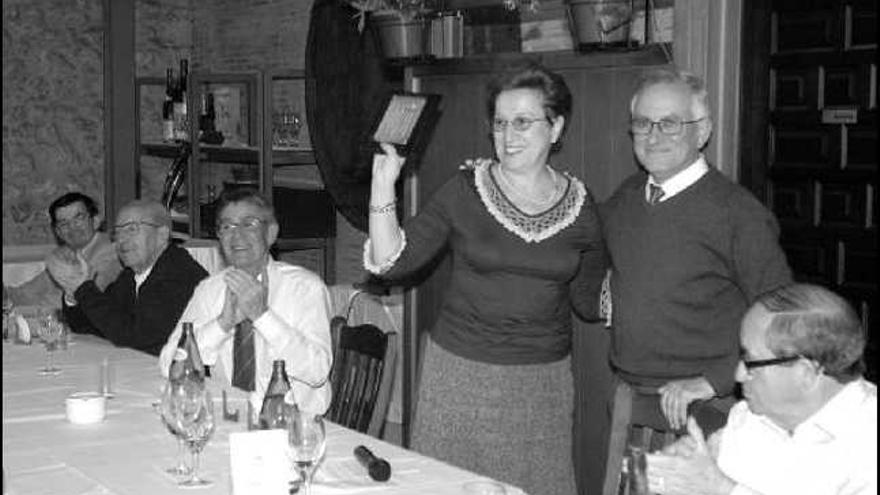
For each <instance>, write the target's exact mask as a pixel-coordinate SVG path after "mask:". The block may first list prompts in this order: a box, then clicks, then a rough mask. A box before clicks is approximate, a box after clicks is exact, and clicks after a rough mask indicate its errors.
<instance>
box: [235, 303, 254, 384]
mask: <svg viewBox="0 0 880 495" xmlns="http://www.w3.org/2000/svg"><path fill="white" fill-rule="evenodd" d="M255 359H256V357H255V352H254V325H253V323H251V320H248V319H245V320H243V321H242V322H241V323H239V324H238V325H235V335H234V337H233V342H232V386H234V387H238V388H240V389H242V390H244V391H246V392H253V391H254V390H255V389H256V386H255V376H256V374H257V373H256V371H257V370H256V366H255Z"/></svg>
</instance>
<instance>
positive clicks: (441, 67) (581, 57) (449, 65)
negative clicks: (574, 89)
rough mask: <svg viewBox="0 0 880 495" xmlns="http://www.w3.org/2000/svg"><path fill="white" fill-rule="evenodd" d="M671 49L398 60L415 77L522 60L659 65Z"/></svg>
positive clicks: (554, 65) (574, 65)
mask: <svg viewBox="0 0 880 495" xmlns="http://www.w3.org/2000/svg"><path fill="white" fill-rule="evenodd" d="M671 53H672V48H671V47H670V46H669V45H668V44H662V43H657V44H652V45H648V46H646V47H643V48H640V49H638V50H621V49H608V50H596V51H589V52H576V51H571V50H565V51H557V52H531V53H522V52H512V53H486V54H480V55H470V56H467V57H463V58H449V59H431V60H427V61H420V60H416V61H408V62H407V61H402V62H400V64H401V65H405V66H406V67H407V68H409V69H410V70H411V71H412V74H413V76H415V77H419V76H429V75H450V74H472V73H473V74H476V73H486V72H495V71H496V70H498V69H501V68H504V67H507V66H509V65H510V64H512V63H516V62H518V61H525V60H532V61H536V62H538V63H540V64H542V65H544V66H545V67H547V68H548V69H551V70H566V69H584V68H591V67H622V66H645V65H662V64H667V63H669V62H670V60H669V57H670V56H671V55H669V54H671Z"/></svg>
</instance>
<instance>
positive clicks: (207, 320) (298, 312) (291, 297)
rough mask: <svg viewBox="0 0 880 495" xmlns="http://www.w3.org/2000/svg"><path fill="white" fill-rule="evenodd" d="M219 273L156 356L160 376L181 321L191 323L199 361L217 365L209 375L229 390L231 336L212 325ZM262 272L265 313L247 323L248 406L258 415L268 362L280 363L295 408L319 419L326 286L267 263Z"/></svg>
mask: <svg viewBox="0 0 880 495" xmlns="http://www.w3.org/2000/svg"><path fill="white" fill-rule="evenodd" d="M227 270H228V268H227ZM225 272H226V270H223V271H221V272H219V273H217V274H215V275H212V276H210V277H208V278H206V279H205V280H203V281H202V282H201V283H200V284H199V285H198V286H197V287H196V289H195V291H194V292H193V296H192V299H190V301H189V304H188V305H187V307H186V309H185V310H184V312H183V316H181V318H180V321H179V322H178V324H177V327H176V328H175V329H174V332H172V334H171V335H170V336H169V338H168V341H167V342H166V344H165V347H163V348H162V352H161V353H160V355H159V367H160V369H161V370H162V373H163V375H166V376H167V374H168V367H169V365H170V364H171V361H172V359H173V356H174V351H175V349H176V348H177V341H178V340H179V339H180V334H181V332H182V331H183V330H182V322H185V321H191V322H193V329H194V332H195V336H196V342H197V344H198V346H199V352H200V353H201V357H202V361H203V362H204V363H205V364H207V365H214V364H216V363H219V367H216V366H215V367H214V368H212V370H216V371H221V370H222V372H223V375H224V376H225V379H226V381H227V383H229V384H230V385H231V383H232V378H231V377H232V350H233V335H234V334H235V331H234V329H233V330H230V331H228V332H227V331H224V330H223V329H222V328H221V327H220V325H219V324H218V322H217V317H218V316H220V313H221V312H222V310H223V304H224V301H225V295H226V282H225V281H224V278H223V275H224V273H225ZM266 273H267V274H268V277H269V295H268V306H269V309H268V310H267V311H266V312H265V313H263V315H262V316H260V317H259V318H257V319H256V320H255V321H254V322H253V325H254V352H255V358H256V377H255V390H254V392H253V393H252V394H251V396H250V400H251V403H252V404H254V407H255V410H256V411H259V408H260V405H261V404H262V400H263V395H264V394H265V391H266V387H268V385H269V379H270V378H271V376H272V361H274V360H276V359H284V361H285V368H286V371H287V374H288V377H289V378H290V382H291V388H292V389H293V395H294V398H295V400H296V403H297V405H298V406H299V408H300V409H303V410H306V411H309V412H313V413H315V414H323V413H324V412H325V411H326V410H327V408H328V407H329V406H330V382H329V379H328V377H329V374H330V366H331V362H332V357H331V356H332V350H331V347H332V344H331V339H330V316H331V311H330V295H329V292H328V291H327V287H326V286H325V285H324V282H323V281H322V280H321V278H320V277H318V275H316V274H314V273H313V272H311V271H309V270H306V269H305V268H302V267H298V266H294V265H290V264H288V263H283V262H279V261H275V260H270V261H269V264H268V266H267V269H266ZM218 368H219V369H218Z"/></svg>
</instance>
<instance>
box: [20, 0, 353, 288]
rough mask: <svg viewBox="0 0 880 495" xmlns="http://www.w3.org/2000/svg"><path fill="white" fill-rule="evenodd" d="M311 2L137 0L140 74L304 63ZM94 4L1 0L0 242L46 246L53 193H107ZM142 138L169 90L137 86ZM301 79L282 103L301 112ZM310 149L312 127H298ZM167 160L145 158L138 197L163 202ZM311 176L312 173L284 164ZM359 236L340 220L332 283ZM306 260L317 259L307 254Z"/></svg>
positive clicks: (97, 0)
mask: <svg viewBox="0 0 880 495" xmlns="http://www.w3.org/2000/svg"><path fill="white" fill-rule="evenodd" d="M310 8H311V0H137V1H136V4H135V25H136V29H137V31H136V34H135V57H136V59H135V69H136V75H137V77H139V78H149V77H154V78H158V80H162V78H164V74H165V69H166V68H167V67H175V68H176V67H177V66H178V61H179V60H180V59H181V58H183V57H186V58H188V59H189V60H190V67H191V70H192V71H203V72H205V71H207V72H235V71H247V70H263V71H271V70H283V69H303V68H304V67H305V45H306V37H307V35H308V26H309V11H310ZM102 35H103V32H102V1H101V0H3V39H4V43H3V69H4V70H3V243H4V245H6V244H41V243H47V242H51V240H52V236H51V231H50V229H49V228H48V222H47V215H46V209H47V207H48V204H49V202H51V200H52V199H53V198H55V197H57V196H59V195H60V194H63V193H64V192H66V191H71V190H80V191H83V192H85V193H87V194H90V195H93V196H94V197H95V198H96V199H98V201H99V202H100V203H103V196H104V148H103V143H104V136H103V120H102V119H103V112H102V107H103V101H102V100H103V93H102V91H103V76H102V70H103V69H102V54H103V47H102V42H103V40H102ZM140 90H141V97H140V102H139V107H138V108H139V112H140V125H141V129H140V133H141V139H142V140H143V141H156V140H158V139H159V138H160V136H161V128H160V121H161V115H160V111H161V102H162V99H163V98H164V86H163V85H162V84H161V83H160V84H157V85H141V86H140ZM303 91H304V87H303V84H302V83H301V82H300V83H279V84H278V85H277V87H276V91H275V95H274V99H273V101H274V105H275V106H276V107H277V108H282V107H285V106H292V107H294V108H295V109H297V110H299V111H300V112H301V114H302V115H305V108H304V99H303ZM302 136H303V137H302V142H303V145H306V146H307V145H308V143H309V141H308V128H307V126H306V127H304V128H303V130H302ZM169 162H170V161H169V160H167V159H159V158H153V157H141V160H140V171H139V177H140V183H139V185H138V188H139V193H140V196H141V197H145V198H154V199H159V198H160V197H161V194H162V184H163V181H164V177H165V173H166V170H167V167H168V165H169ZM284 173H285V175H286V180H293V181H296V180H298V176H299V179H300V180H302V181H303V182H310V183H314V182H315V180H316V179H315V178H316V177H317V171H316V170H309V169H308V168H307V167H304V168H303V169H302V170H285V171H284ZM363 239H364V234H363V233H361V232H359V231H358V230H356V229H354V228H353V227H352V226H351V225H350V224H348V222H346V220H345V219H343V218H342V217H341V216H337V247H336V263H335V264H336V269H337V270H336V272H337V274H336V281H337V282H354V281H357V280H361V279H362V278H363V271H362V269H361V263H360V259H361V247H362V244H363ZM302 254H303V256H305V258H303V260H302V262H303V264H304V265H307V266H308V265H311V264H312V263H313V259H314V255H313V254H308V253H302Z"/></svg>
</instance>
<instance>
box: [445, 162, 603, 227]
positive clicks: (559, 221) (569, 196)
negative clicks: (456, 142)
mask: <svg viewBox="0 0 880 495" xmlns="http://www.w3.org/2000/svg"><path fill="white" fill-rule="evenodd" d="M493 163H494V161H493V160H489V159H485V158H481V159H477V160H468V161H467V162H465V165H464V166H463V167H462V168H469V169H473V171H474V182H475V183H476V186H477V192H478V193H479V196H480V200H481V201H482V202H483V205H485V206H486V209H487V210H488V211H489V213H490V214H491V215H492V216H493V217H494V218H495V220H497V221H498V223H500V224H501V225H502V226H503V227H504V228H505V229H507V230H509V231H510V232H512V233H513V234H515V235H516V236H517V237H520V238H521V239H523V240H524V241H526V242H541V241H543V240H545V239H549V238H550V237H553V236H554V235H556V234H557V233H559V232H561V231H562V230H563V229H564V228H566V227H568V226H569V225H571V224H572V223H574V221H575V220H576V219H577V217H578V215H579V214H580V212H581V207H582V206H583V205H584V199H585V197H586V195H587V192H586V188H585V187H584V184H583V183H582V182H581V181H580V180H578V179H576V178H575V177H573V176H571V175H570V174H569V173H567V172H559V173H560V174H562V175H564V176H565V177H566V178H567V179H568V186H567V187H566V190H565V192H564V193H563V194H562V197H561V198H559V200H558V201H557V202H556V203H555V204H554V205H553V206H551V207H550V208H548V209H547V210H546V211H544V212H542V213H538V214H536V215H530V214H528V213H524V212H523V211H521V210H520V209H519V208H517V207H516V205H514V204H513V202H512V201H510V199H508V198H507V196H505V195H504V193H503V192H502V191H501V189H500V187H499V186H498V184H497V183H496V182H495V179H494V178H493V177H492V173H491V171H490V170H491V168H492V164H493ZM557 172H558V171H557Z"/></svg>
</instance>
